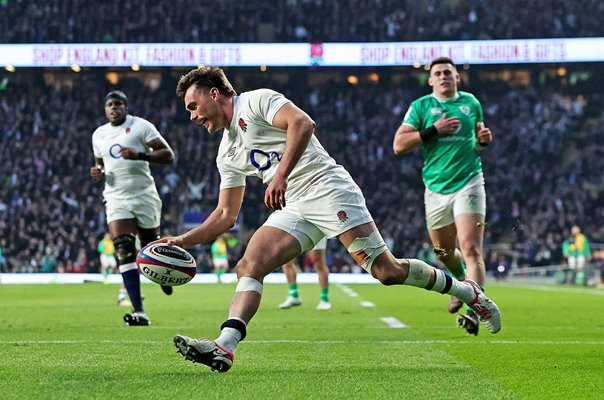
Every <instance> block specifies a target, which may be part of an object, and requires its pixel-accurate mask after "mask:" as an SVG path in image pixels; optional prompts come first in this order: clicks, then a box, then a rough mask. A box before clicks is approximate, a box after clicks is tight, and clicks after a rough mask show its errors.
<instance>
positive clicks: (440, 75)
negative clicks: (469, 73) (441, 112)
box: [428, 64, 460, 97]
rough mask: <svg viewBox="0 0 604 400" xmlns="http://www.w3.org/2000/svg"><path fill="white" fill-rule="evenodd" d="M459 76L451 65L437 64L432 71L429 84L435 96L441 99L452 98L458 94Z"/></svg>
mask: <svg viewBox="0 0 604 400" xmlns="http://www.w3.org/2000/svg"><path fill="white" fill-rule="evenodd" d="M459 80H460V79H459V74H458V73H457V70H456V69H455V67H454V66H453V65H451V64H436V65H434V66H433V67H432V68H431V69H430V79H428V83H429V85H430V86H432V90H433V91H434V93H435V94H437V95H439V96H441V97H451V96H454V95H455V93H457V84H458V83H459Z"/></svg>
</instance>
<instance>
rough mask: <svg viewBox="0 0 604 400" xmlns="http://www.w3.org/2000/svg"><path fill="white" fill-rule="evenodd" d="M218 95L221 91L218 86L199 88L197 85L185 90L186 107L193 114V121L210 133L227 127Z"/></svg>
mask: <svg viewBox="0 0 604 400" xmlns="http://www.w3.org/2000/svg"><path fill="white" fill-rule="evenodd" d="M218 96H220V93H219V92H218V89H216V88H212V89H209V90H208V89H204V88H200V89H198V88H197V87H195V85H193V86H190V87H189V89H187V91H186V92H185V97H184V102H185V108H186V109H187V111H188V112H189V114H190V115H191V121H193V122H194V123H195V124H197V125H203V126H204V127H205V128H206V129H207V130H208V132H210V133H213V132H216V131H217V130H219V129H221V128H224V127H226V124H225V123H224V115H223V114H222V111H221V108H220V105H219V104H218V102H217V99H218Z"/></svg>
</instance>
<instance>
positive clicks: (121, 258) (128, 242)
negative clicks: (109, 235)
mask: <svg viewBox="0 0 604 400" xmlns="http://www.w3.org/2000/svg"><path fill="white" fill-rule="evenodd" d="M113 245H114V246H115V255H116V258H117V263H118V265H124V264H129V263H133V262H135V261H136V238H135V237H134V235H132V234H129V233H128V234H125V235H119V236H116V237H115V239H113Z"/></svg>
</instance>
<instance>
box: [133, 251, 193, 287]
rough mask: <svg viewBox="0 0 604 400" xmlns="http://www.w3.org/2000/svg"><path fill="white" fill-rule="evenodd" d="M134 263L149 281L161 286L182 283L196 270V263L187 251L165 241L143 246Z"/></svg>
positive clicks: (191, 277) (191, 276)
mask: <svg viewBox="0 0 604 400" xmlns="http://www.w3.org/2000/svg"><path fill="white" fill-rule="evenodd" d="M136 265H137V266H138V269H139V270H140V271H141V273H142V274H143V275H144V276H145V277H147V278H148V279H149V280H150V281H153V282H155V283H159V284H160V285H163V286H180V285H184V284H185V283H187V282H189V281H190V280H191V279H193V277H194V276H195V272H196V271H197V263H196V262H195V259H194V258H193V256H192V255H191V254H190V253H189V252H188V251H186V250H185V249H183V248H181V247H178V246H169V245H167V244H166V243H151V244H149V245H147V246H145V247H143V248H142V249H141V250H140V251H139V252H138V255H137V256H136Z"/></svg>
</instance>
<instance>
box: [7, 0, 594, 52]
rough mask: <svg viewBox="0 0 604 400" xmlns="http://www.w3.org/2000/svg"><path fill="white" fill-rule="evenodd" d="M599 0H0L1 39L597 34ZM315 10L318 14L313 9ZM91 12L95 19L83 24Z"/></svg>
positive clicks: (220, 39) (284, 39)
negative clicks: (147, 1) (144, 1)
mask: <svg viewBox="0 0 604 400" xmlns="http://www.w3.org/2000/svg"><path fill="white" fill-rule="evenodd" d="M602 14H604V3H603V2H601V1H599V0H576V1H572V2H569V1H563V0H555V1H548V2H539V1H533V2H530V1H525V0H508V1H497V0H470V1H461V0H444V1H419V2H418V1H411V0H351V1H347V2H338V1H326V0H276V1H271V2H267V1H259V0H250V1H238V0H225V1H209V0H204V1H195V2H185V1H183V0H158V1H154V2H152V4H146V5H145V6H141V4H139V3H137V2H127V1H125V2H124V1H117V0H110V1H103V2H82V1H74V0H49V1H42V2H31V1H23V0H16V1H15V0H3V1H1V2H0V42H1V43H102V42H120V43H124V42H127V43H136V42H138V43H154V42H206V43H216V42H245V43H247V42H346V41H349V42H355V41H357V42H375V41H417V40H422V41H423V40H475V39H476V40H478V39H524V38H557V37H593V36H604V26H602V24H601V23H600V20H599V18H594V17H593V16H598V15H602ZM317 16H320V17H317ZM90 21H94V23H90Z"/></svg>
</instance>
